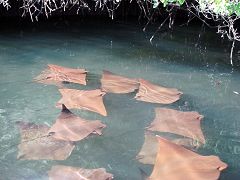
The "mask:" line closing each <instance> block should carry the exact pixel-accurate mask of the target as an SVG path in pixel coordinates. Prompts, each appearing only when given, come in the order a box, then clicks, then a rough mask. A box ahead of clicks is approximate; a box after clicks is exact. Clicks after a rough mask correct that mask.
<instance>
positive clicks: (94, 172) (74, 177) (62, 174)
mask: <svg viewBox="0 0 240 180" xmlns="http://www.w3.org/2000/svg"><path fill="white" fill-rule="evenodd" d="M48 176H49V180H111V179H113V175H112V174H110V173H107V172H106V170H105V169H104V168H98V169H83V168H77V167H71V166H62V165H56V166H53V167H52V169H51V170H50V171H49V172H48Z"/></svg>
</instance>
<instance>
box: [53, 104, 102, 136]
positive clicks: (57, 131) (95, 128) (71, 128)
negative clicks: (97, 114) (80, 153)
mask: <svg viewBox="0 0 240 180" xmlns="http://www.w3.org/2000/svg"><path fill="white" fill-rule="evenodd" d="M105 127H106V125H105V124H102V123H101V121H99V120H95V121H89V120H85V119H82V118H80V117H78V116H76V115H75V114H73V113H72V112H71V111H69V110H68V109H67V108H66V106H65V105H62V112H61V114H60V116H59V117H58V118H57V120H56V122H55V124H54V125H53V126H52V127H51V128H50V130H49V134H52V136H53V137H54V138H56V139H60V140H65V141H80V140H82V139H84V138H86V137H88V136H89V135H92V134H97V135H101V134H102V132H101V131H102V129H103V128H105Z"/></svg>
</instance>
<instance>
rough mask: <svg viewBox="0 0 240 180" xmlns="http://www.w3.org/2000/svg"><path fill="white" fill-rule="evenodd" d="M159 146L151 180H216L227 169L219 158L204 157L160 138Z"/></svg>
mask: <svg viewBox="0 0 240 180" xmlns="http://www.w3.org/2000/svg"><path fill="white" fill-rule="evenodd" d="M158 141H159V146H158V154H157V158H156V161H155V165H154V168H153V171H152V174H151V175H150V177H149V180H159V179H161V180H206V179H207V180H216V179H218V178H219V176H220V172H221V171H222V170H224V169H226V168H227V164H226V163H224V162H222V161H221V160H220V159H219V158H218V157H217V156H202V155H199V154H197V153H195V152H192V151H190V150H188V149H186V148H184V147H182V146H179V145H177V144H174V143H172V142H170V141H168V140H166V139H164V138H161V137H158Z"/></svg>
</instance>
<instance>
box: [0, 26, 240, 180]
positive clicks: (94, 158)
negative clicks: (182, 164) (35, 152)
mask: <svg viewBox="0 0 240 180" xmlns="http://www.w3.org/2000/svg"><path fill="white" fill-rule="evenodd" d="M199 31H200V28H196V27H192V28H191V27H187V28H185V27H182V28H176V29H175V31H174V32H173V33H166V32H165V33H162V34H161V35H159V36H157V37H156V39H154V41H153V42H152V44H151V43H150V42H149V38H150V35H151V33H152V32H149V31H148V32H147V33H143V32H142V31H141V27H140V26H139V25H136V24H131V23H129V24H126V23H125V24H121V23H116V24H111V23H110V24H101V23H95V24H94V23H89V24H87V25H86V24H81V23H79V24H78V23H72V24H71V25H69V26H67V25H64V24H48V25H46V24H44V25H42V26H40V25H39V26H38V27H37V28H18V29H12V30H9V31H6V30H2V31H1V34H0V87H1V88H0V99H1V100H0V175H1V176H0V179H3V180H5V179H10V180H14V179H18V180H19V179H20V180H22V179H24V180H25V179H28V180H30V179H34V180H35V179H47V178H48V177H47V171H49V170H50V168H51V166H53V165H57V164H61V165H70V166H76V167H83V168H99V167H103V168H106V170H107V171H108V172H110V173H112V174H114V177H115V179H117V180H118V179H119V180H126V179H129V180H135V179H136V180H138V179H141V176H140V171H139V168H141V169H143V170H144V171H146V172H147V173H148V174H150V173H151V169H152V167H151V166H148V165H142V164H140V163H138V162H137V161H136V160H135V156H136V155H137V153H138V152H139V150H140V148H141V146H142V144H143V141H144V128H145V127H146V126H148V125H149V124H150V122H151V121H152V120H153V118H154V107H160V106H161V105H156V104H149V103H144V102H140V101H136V100H134V93H130V94H125V95H116V94H107V95H106V96H105V97H104V103H105V105H106V109H107V111H108V116H107V117H102V116H100V115H97V114H96V113H91V112H86V111H79V110H78V111H74V113H76V114H78V115H80V116H82V117H85V118H88V119H100V120H102V121H103V122H104V123H105V124H106V125H107V128H106V129H104V131H103V136H100V137H90V138H88V139H85V140H83V141H80V142H78V143H77V145H76V148H75V149H74V151H73V152H72V154H71V156H70V157H69V158H68V159H67V160H65V161H47V160H40V161H25V160H17V159H16V156H17V144H18V143H19V141H20V138H19V131H18V129H17V127H16V124H15V122H16V121H19V120H24V121H29V122H34V123H39V124H42V123H44V124H48V125H51V124H53V123H54V121H55V119H56V118H57V116H58V114H59V113H60V110H59V109H56V108H55V104H56V102H57V101H58V100H59V99H60V97H61V96H60V94H59V92H58V89H57V87H55V86H50V85H49V86H46V85H43V84H37V83H34V82H32V79H33V78H34V77H36V76H37V75H38V74H39V73H40V72H41V71H42V70H43V69H44V68H45V67H46V65H47V64H49V63H51V64H58V65H62V66H67V67H73V68H74V67H80V68H86V69H87V70H88V71H89V72H90V73H89V74H88V77H87V78H88V85H87V86H86V87H84V86H80V85H72V84H69V85H67V87H71V88H78V89H94V88H98V87H100V81H99V80H100V78H101V73H102V70H103V69H106V70H109V71H112V72H114V73H117V74H120V75H125V76H128V77H133V78H144V79H146V80H150V81H152V82H154V83H156V84H161V85H164V86H168V87H176V88H178V89H180V90H181V91H182V92H183V93H184V95H183V96H182V98H181V100H180V101H178V102H177V103H174V104H172V105H170V106H167V107H171V108H174V109H178V110H192V111H198V112H200V113H201V114H203V115H204V116H205V118H204V120H203V122H202V129H203V132H204V135H205V137H206V140H207V142H206V144H205V145H204V146H203V147H201V148H200V149H199V150H198V152H199V153H200V154H203V155H217V156H219V157H220V158H221V159H222V160H223V161H224V162H226V163H228V165H229V168H228V169H227V170H225V171H224V172H223V173H222V175H221V179H231V180H235V179H236V180H237V179H240V173H239V169H240V164H239V162H240V95H238V94H237V93H236V92H239V93H240V73H239V68H238V67H237V66H235V67H234V68H232V67H231V66H230V65H229V46H228V44H224V43H222V42H221V40H219V39H218V38H217V36H216V35H215V34H214V33H212V32H208V31H207V32H205V34H202V37H201V39H200V40H199V39H198V33H199ZM226 47H227V48H226ZM238 58H239V57H238V56H237V55H235V56H234V60H235V61H237V60H238ZM234 92H235V93H234Z"/></svg>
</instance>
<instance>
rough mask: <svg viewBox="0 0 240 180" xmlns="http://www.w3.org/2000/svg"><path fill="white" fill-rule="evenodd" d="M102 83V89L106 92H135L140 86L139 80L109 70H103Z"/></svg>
mask: <svg viewBox="0 0 240 180" xmlns="http://www.w3.org/2000/svg"><path fill="white" fill-rule="evenodd" d="M101 83H102V88H101V89H102V90H103V91H104V92H110V93H119V94H121V93H130V92H134V91H135V90H136V89H138V87H139V83H138V81H137V80H135V79H130V78H126V77H123V76H119V75H116V74H113V73H111V72H109V71H103V75H102V79H101Z"/></svg>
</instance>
